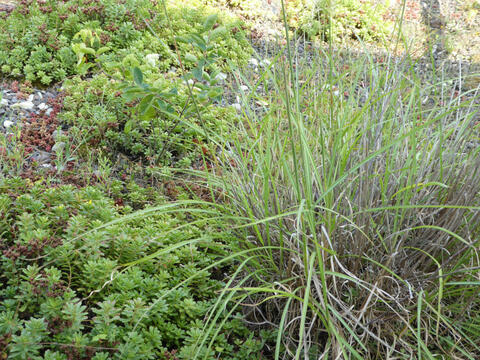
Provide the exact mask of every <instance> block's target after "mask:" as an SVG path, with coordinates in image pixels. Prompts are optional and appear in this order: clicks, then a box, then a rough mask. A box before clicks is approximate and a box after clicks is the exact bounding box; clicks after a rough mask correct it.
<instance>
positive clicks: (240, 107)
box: [232, 103, 242, 111]
mask: <svg viewBox="0 0 480 360" xmlns="http://www.w3.org/2000/svg"><path fill="white" fill-rule="evenodd" d="M232 106H233V108H234V109H235V110H237V111H240V110H242V105H240V104H239V103H234V104H232Z"/></svg>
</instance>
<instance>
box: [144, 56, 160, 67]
mask: <svg viewBox="0 0 480 360" xmlns="http://www.w3.org/2000/svg"><path fill="white" fill-rule="evenodd" d="M159 58H160V55H159V54H148V55H146V56H145V62H146V63H147V64H148V65H150V66H156V65H157V61H158V60H159Z"/></svg>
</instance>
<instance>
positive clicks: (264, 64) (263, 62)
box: [260, 59, 271, 67]
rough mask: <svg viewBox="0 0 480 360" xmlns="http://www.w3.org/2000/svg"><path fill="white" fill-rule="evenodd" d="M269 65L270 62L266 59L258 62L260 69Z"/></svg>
mask: <svg viewBox="0 0 480 360" xmlns="http://www.w3.org/2000/svg"><path fill="white" fill-rule="evenodd" d="M270 64H271V63H270V60H268V59H265V60H262V61H260V66H261V67H269V66H270Z"/></svg>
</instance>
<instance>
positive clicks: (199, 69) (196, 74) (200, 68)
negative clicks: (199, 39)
mask: <svg viewBox="0 0 480 360" xmlns="http://www.w3.org/2000/svg"><path fill="white" fill-rule="evenodd" d="M192 74H193V76H194V77H195V79H197V80H198V81H201V80H202V74H203V66H200V65H199V66H197V67H196V68H194V69H193V70H192Z"/></svg>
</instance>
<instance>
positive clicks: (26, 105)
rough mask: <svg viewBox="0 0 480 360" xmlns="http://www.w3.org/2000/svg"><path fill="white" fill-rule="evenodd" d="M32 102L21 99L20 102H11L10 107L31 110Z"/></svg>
mask: <svg viewBox="0 0 480 360" xmlns="http://www.w3.org/2000/svg"><path fill="white" fill-rule="evenodd" d="M33 106H34V105H33V102H31V101H22V102H20V103H16V104H12V105H10V107H11V108H12V109H18V108H20V109H24V110H32V109H33Z"/></svg>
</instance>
